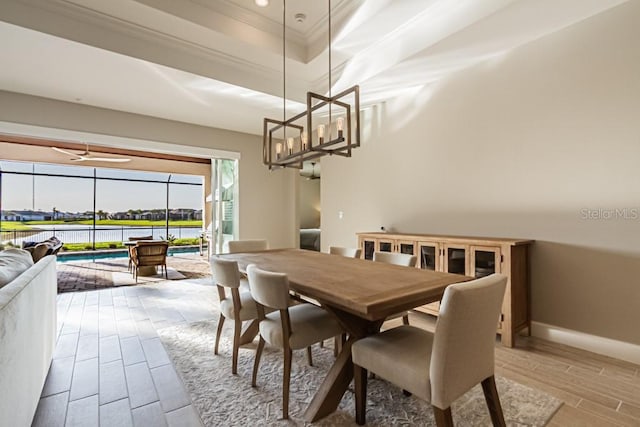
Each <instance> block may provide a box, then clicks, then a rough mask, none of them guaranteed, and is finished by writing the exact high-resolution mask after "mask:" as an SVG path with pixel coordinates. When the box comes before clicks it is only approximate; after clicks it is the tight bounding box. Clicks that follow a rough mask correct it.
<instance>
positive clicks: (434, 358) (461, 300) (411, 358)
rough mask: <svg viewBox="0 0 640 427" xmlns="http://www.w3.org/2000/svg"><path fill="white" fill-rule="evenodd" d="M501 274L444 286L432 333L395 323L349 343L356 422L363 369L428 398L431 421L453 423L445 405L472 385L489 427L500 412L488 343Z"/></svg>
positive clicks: (361, 419)
mask: <svg viewBox="0 0 640 427" xmlns="http://www.w3.org/2000/svg"><path fill="white" fill-rule="evenodd" d="M506 284H507V278H506V276H502V275H500V274H492V275H490V276H486V277H483V278H481V279H477V280H473V281H470V282H465V283H457V284H454V285H450V286H448V287H447V288H446V289H445V292H444V297H443V298H442V303H441V304H440V315H439V317H438V321H437V323H436V329H435V333H431V332H427V331H425V330H423V329H419V328H416V327H413V326H400V327H397V328H393V329H389V330H387V331H384V332H382V333H380V334H376V335H371V336H369V337H366V338H363V339H361V340H358V341H356V342H355V343H354V344H353V346H352V347H351V356H352V359H353V363H354V379H355V389H356V422H357V423H358V424H360V425H362V424H364V423H365V408H366V394H367V370H369V371H372V372H374V373H375V374H376V375H378V376H380V377H382V378H384V379H386V380H388V381H390V382H392V383H393V384H395V385H397V386H399V387H402V388H403V390H406V391H407V392H409V393H412V394H414V395H415V396H416V397H419V398H421V399H424V400H426V401H427V402H431V405H432V407H433V413H434V416H435V420H436V424H437V425H438V426H439V427H442V426H453V420H452V418H451V404H452V403H453V402H454V401H455V400H456V399H458V398H459V397H460V396H462V395H463V394H464V393H466V392H467V391H468V390H469V389H471V388H472V387H473V386H475V385H476V384H478V383H481V384H482V389H483V391H484V396H485V400H486V402H487V406H488V407H489V413H490V415H491V421H492V422H493V425H494V426H504V425H505V422H504V416H503V414H502V407H501V406H500V399H499V397H498V391H497V389H496V383H495V378H494V363H495V362H494V347H495V337H496V328H497V322H498V316H499V315H500V308H501V306H502V300H503V297H504V290H505V287H506Z"/></svg>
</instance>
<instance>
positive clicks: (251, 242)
mask: <svg viewBox="0 0 640 427" xmlns="http://www.w3.org/2000/svg"><path fill="white" fill-rule="evenodd" d="M267 249H269V244H268V243H267V241H266V240H264V239H247V240H230V241H229V252H230V253H232V254H233V253H237V252H255V251H265V250H267Z"/></svg>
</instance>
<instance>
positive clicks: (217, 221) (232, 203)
mask: <svg viewBox="0 0 640 427" xmlns="http://www.w3.org/2000/svg"><path fill="white" fill-rule="evenodd" d="M211 168H212V171H211V172H212V173H211V189H212V191H211V194H212V196H211V198H210V199H209V198H207V200H210V201H211V211H212V225H211V227H210V229H208V230H207V234H208V235H209V236H210V237H209V241H210V244H211V245H212V248H211V253H222V252H226V251H227V242H228V241H229V240H234V239H235V238H237V236H238V203H237V200H238V161H237V160H233V159H212V160H211Z"/></svg>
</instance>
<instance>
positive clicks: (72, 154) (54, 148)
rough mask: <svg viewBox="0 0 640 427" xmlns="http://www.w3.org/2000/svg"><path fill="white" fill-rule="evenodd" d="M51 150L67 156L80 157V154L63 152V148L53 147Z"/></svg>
mask: <svg viewBox="0 0 640 427" xmlns="http://www.w3.org/2000/svg"><path fill="white" fill-rule="evenodd" d="M51 148H52V149H53V150H55V151H57V152H58V153H62V154H66V155H67V156H74V157H78V156H80V155H79V154H76V153H72V152H71V151H67V150H63V149H62V148H58V147H51Z"/></svg>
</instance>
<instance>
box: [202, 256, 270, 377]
mask: <svg viewBox="0 0 640 427" xmlns="http://www.w3.org/2000/svg"><path fill="white" fill-rule="evenodd" d="M209 265H210V266H211V274H212V276H213V280H214V283H215V284H216V287H217V289H218V298H219V299H220V317H219V319H218V329H217V331H216V341H215V345H214V348H213V354H216V355H217V354H218V344H219V343H220V335H221V334H222V326H223V325H224V321H225V319H229V320H232V321H233V345H232V349H233V350H232V358H231V373H232V374H237V373H238V352H239V349H240V336H241V333H242V323H243V322H245V321H248V320H254V319H257V318H258V309H257V306H256V303H255V301H254V300H253V298H252V297H251V293H250V292H249V291H248V290H247V291H242V290H241V288H240V270H239V269H238V263H237V262H236V261H231V260H226V259H222V258H218V257H217V256H212V257H211V258H210V259H209ZM271 311H273V310H271Z"/></svg>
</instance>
